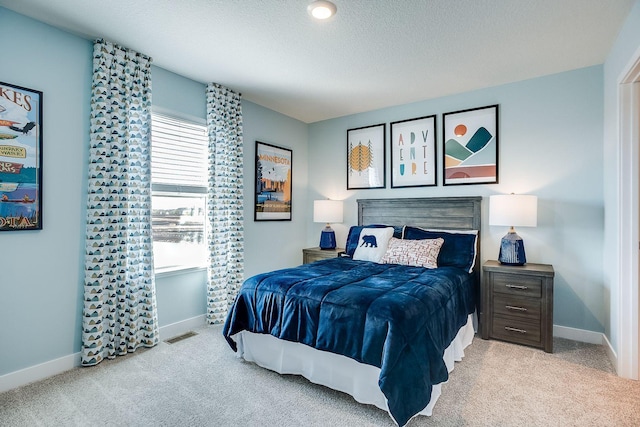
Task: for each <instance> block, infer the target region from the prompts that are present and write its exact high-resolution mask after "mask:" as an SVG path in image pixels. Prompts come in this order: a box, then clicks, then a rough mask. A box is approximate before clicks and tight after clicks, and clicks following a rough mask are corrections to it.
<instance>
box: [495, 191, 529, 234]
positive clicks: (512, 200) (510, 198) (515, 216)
mask: <svg viewBox="0 0 640 427" xmlns="http://www.w3.org/2000/svg"><path fill="white" fill-rule="evenodd" d="M489 225H506V226H509V227H536V226H537V225H538V198H537V197H536V196H529V195H523V194H502V195H496V196H491V197H489Z"/></svg>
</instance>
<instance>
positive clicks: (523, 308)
mask: <svg viewBox="0 0 640 427" xmlns="http://www.w3.org/2000/svg"><path fill="white" fill-rule="evenodd" d="M540 308H541V302H540V299H539V298H526V297H517V296H513V295H501V294H497V295H495V296H494V297H493V313H494V314H497V315H503V316H515V317H518V318H522V319H523V320H527V319H528V320H535V321H538V320H540Z"/></svg>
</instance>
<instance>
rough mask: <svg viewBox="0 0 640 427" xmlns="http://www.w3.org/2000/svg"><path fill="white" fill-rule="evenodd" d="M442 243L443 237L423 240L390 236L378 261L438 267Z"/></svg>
mask: <svg viewBox="0 0 640 427" xmlns="http://www.w3.org/2000/svg"><path fill="white" fill-rule="evenodd" d="M443 243H444V239H443V238H438V239H425V240H401V239H396V238H391V240H389V245H388V246H387V252H386V253H385V254H384V256H383V257H382V260H381V261H380V263H381V264H401V265H410V266H413V267H426V268H438V254H439V253H440V248H441V247H442V244H443Z"/></svg>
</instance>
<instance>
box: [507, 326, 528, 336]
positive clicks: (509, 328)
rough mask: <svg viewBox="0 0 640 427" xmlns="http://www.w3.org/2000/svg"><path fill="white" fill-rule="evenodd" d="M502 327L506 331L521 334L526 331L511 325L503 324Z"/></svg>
mask: <svg viewBox="0 0 640 427" xmlns="http://www.w3.org/2000/svg"><path fill="white" fill-rule="evenodd" d="M504 328H505V329H506V330H507V331H511V332H520V333H521V334H526V333H527V331H525V330H524V329H518V328H512V327H511V326H505V327H504Z"/></svg>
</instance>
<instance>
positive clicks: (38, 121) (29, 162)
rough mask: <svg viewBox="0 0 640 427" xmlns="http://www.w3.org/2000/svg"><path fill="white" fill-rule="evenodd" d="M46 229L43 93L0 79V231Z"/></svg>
mask: <svg viewBox="0 0 640 427" xmlns="http://www.w3.org/2000/svg"><path fill="white" fill-rule="evenodd" d="M41 229H42V92H40V91H37V90H33V89H27V88H25V87H21V86H15V85H12V84H9V83H3V82H0V231H17V230H41Z"/></svg>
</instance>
